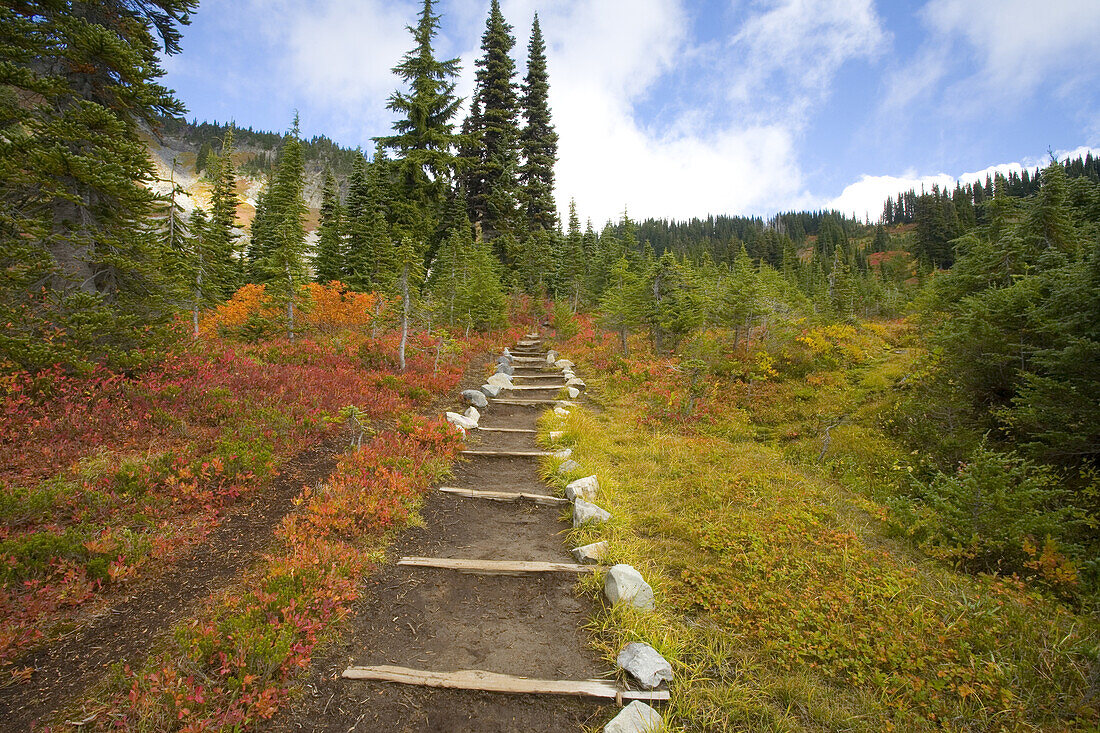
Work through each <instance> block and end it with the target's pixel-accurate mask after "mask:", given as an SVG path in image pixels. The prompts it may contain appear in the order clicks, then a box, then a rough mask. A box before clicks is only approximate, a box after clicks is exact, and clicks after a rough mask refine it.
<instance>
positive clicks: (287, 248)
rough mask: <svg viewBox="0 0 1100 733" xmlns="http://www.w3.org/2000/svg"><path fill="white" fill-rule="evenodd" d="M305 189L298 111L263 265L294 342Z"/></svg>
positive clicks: (277, 184)
mask: <svg viewBox="0 0 1100 733" xmlns="http://www.w3.org/2000/svg"><path fill="white" fill-rule="evenodd" d="M304 192H305V160H304V158H303V156H302V142H301V140H300V139H299V128H298V115H297V114H295V115H294V127H293V128H292V129H291V132H290V135H289V136H287V138H286V142H285V143H284V144H283V151H282V156H281V158H280V160H279V167H278V169H277V170H276V171H275V179H274V183H273V187H272V191H271V200H270V206H271V212H270V214H271V218H272V222H271V232H272V246H271V250H270V252H268V253H267V256H266V258H265V260H264V261H263V263H262V266H261V267H262V269H263V271H264V272H265V273H266V275H267V277H268V280H269V283H270V286H271V289H272V291H273V293H274V295H275V297H276V299H277V300H279V301H281V302H282V304H283V305H284V307H285V308H286V333H287V338H289V339H290V340H291V341H293V340H294V339H295V337H296V335H297V334H296V331H295V322H296V317H297V316H296V308H297V303H298V289H299V288H300V287H301V285H302V283H303V282H304V281H305V276H306V263H305V250H306V232H305V218H306V215H307V214H308V213H309V209H308V208H307V207H306V203H305V200H304V198H303V196H304Z"/></svg>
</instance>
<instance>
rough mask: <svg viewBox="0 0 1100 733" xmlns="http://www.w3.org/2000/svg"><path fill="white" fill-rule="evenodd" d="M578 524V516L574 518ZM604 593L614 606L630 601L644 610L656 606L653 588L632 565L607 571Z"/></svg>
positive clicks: (623, 565)
mask: <svg viewBox="0 0 1100 733" xmlns="http://www.w3.org/2000/svg"><path fill="white" fill-rule="evenodd" d="M573 523H574V526H575V525H576V518H575V517H574V520H573ZM603 594H604V595H605V596H606V597H607V600H608V601H609V602H610V603H611V605H612V606H614V605H615V604H617V603H629V604H630V605H632V606H634V607H635V608H640V609H642V610H643V611H652V610H653V609H654V608H655V603H654V600H653V588H651V587H650V586H649V583H647V582H645V578H643V577H642V574H641V573H639V572H638V571H637V570H635V569H634V568H633V567H631V566H630V565H625V564H620V565H616V566H614V567H613V568H611V569H610V570H608V571H607V576H606V577H605V578H604V581H603Z"/></svg>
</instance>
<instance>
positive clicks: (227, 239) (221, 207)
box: [207, 126, 244, 298]
mask: <svg viewBox="0 0 1100 733" xmlns="http://www.w3.org/2000/svg"><path fill="white" fill-rule="evenodd" d="M234 152H235V150H234V147H233V128H232V126H230V127H229V129H227V130H226V131H225V138H224V139H223V141H222V152H221V154H220V155H218V156H217V157H215V158H214V160H213V165H212V166H211V168H212V173H213V175H212V178H213V183H214V186H213V190H212V191H211V193H210V224H209V229H208V232H209V234H208V235H207V236H208V239H209V240H210V241H209V244H208V248H209V251H210V253H211V255H212V256H213V257H215V258H217V260H218V265H217V266H218V267H219V268H223V269H224V272H225V277H223V278H222V279H221V281H220V285H221V288H222V292H221V295H222V297H224V298H228V297H229V296H230V295H232V293H233V291H234V290H235V289H236V287H237V285H238V284H239V282H238V280H243V274H244V273H243V268H242V262H241V260H240V258H239V252H238V251H237V239H238V237H237V227H238V225H239V222H238V221H237V205H238V204H239V203H240V197H239V196H237V171H236V168H235V167H234V166H233V153H234ZM238 274H239V275H240V277H239V278H238V277H236V275H238Z"/></svg>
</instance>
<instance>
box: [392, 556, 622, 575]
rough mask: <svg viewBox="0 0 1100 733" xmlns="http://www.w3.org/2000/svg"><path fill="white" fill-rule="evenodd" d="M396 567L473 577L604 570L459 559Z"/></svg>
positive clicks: (407, 560)
mask: <svg viewBox="0 0 1100 733" xmlns="http://www.w3.org/2000/svg"><path fill="white" fill-rule="evenodd" d="M397 564H398V565H405V566H408V567H415V568H439V569H441V570H457V571H459V572H460V573H471V574H474V575H524V574H526V573H577V574H584V573H594V572H596V571H597V570H604V569H605V568H603V567H601V566H599V565H578V564H576V563H572V562H538V561H531V560H470V559H467V558H459V557H403V558H401V559H400V560H398V561H397Z"/></svg>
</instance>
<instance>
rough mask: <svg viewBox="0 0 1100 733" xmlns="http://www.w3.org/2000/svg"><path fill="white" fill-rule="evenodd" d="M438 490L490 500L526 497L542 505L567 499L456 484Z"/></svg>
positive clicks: (511, 499)
mask: <svg viewBox="0 0 1100 733" xmlns="http://www.w3.org/2000/svg"><path fill="white" fill-rule="evenodd" d="M438 491H442V492H443V493H444V494H454V495H455V496H464V497H467V498H469V499H489V500H490V501H520V500H523V499H526V500H527V501H533V502H535V503H536V504H542V505H544V506H559V505H561V504H568V503H569V500H568V499H566V498H564V497H561V496H547V495H546V494H532V493H530V492H526V491H519V492H515V491H483V490H479V489H463V488H459V487H457V486H440V487H439V488H438Z"/></svg>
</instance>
